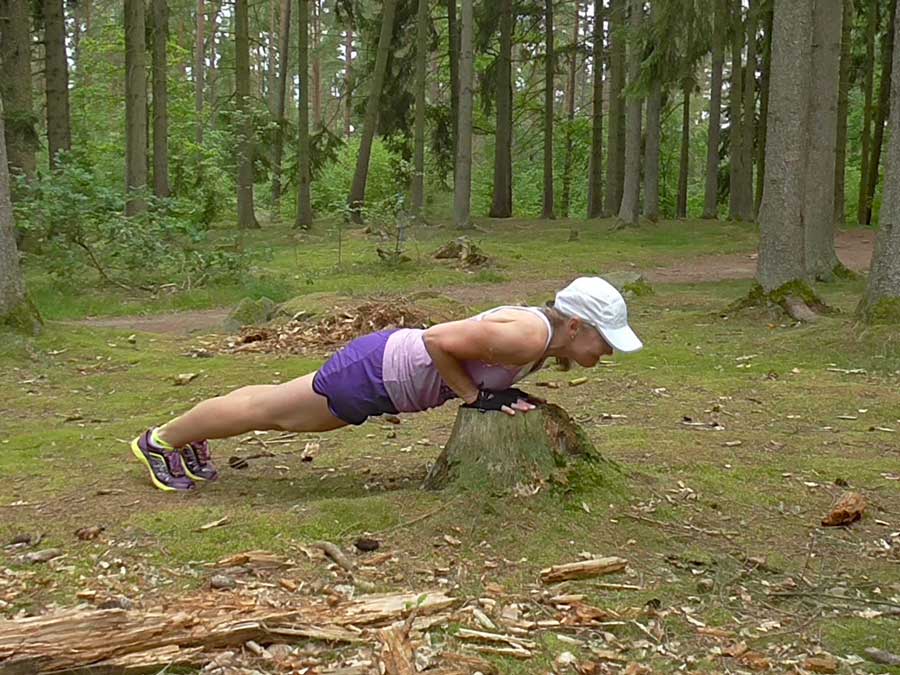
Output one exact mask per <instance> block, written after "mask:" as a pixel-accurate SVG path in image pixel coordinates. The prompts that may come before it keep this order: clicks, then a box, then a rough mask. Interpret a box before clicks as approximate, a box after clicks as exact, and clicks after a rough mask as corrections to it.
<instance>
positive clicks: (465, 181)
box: [453, 0, 475, 229]
mask: <svg viewBox="0 0 900 675" xmlns="http://www.w3.org/2000/svg"><path fill="white" fill-rule="evenodd" d="M473 23H474V17H473V14H472V0H462V11H461V12H460V31H459V126H458V133H459V136H458V137H457V144H456V171H455V172H454V180H453V222H454V223H455V224H456V227H457V228H460V229H470V228H471V227H472V222H471V220H470V219H469V209H470V197H471V192H472V112H473V111H472V105H473V95H474V94H473V88H474V86H475V82H474V80H475V63H474V54H473V52H472V39H473V38H472V34H473V30H474V25H473Z"/></svg>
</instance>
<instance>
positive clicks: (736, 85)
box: [728, 0, 744, 220]
mask: <svg viewBox="0 0 900 675" xmlns="http://www.w3.org/2000/svg"><path fill="white" fill-rule="evenodd" d="M731 32H732V37H731V90H730V91H729V92H728V101H729V110H730V119H729V126H728V167H729V176H728V217H729V218H730V219H731V220H740V217H741V208H740V200H741V186H742V183H741V181H742V180H743V175H744V166H743V163H744V153H743V152H742V145H743V139H744V131H743V126H742V124H741V97H742V93H743V82H744V79H743V66H742V65H741V53H742V51H743V49H744V29H743V25H742V21H741V0H731Z"/></svg>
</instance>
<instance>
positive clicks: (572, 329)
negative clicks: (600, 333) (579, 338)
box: [566, 316, 581, 340]
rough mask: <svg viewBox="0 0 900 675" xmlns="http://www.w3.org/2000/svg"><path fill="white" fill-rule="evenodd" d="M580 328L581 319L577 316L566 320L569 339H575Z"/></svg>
mask: <svg viewBox="0 0 900 675" xmlns="http://www.w3.org/2000/svg"><path fill="white" fill-rule="evenodd" d="M579 330H581V319H579V318H578V317H577V316H573V317H570V318H569V320H568V321H567V322H566V331H567V332H568V333H569V339H570V340H574V339H575V336H576V335H578V331H579Z"/></svg>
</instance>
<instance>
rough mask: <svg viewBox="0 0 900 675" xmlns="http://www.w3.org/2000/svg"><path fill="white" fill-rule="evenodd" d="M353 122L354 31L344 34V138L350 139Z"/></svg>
mask: <svg viewBox="0 0 900 675" xmlns="http://www.w3.org/2000/svg"><path fill="white" fill-rule="evenodd" d="M352 122H353V29H352V28H347V31H346V33H345V34H344V138H350V132H351V131H352Z"/></svg>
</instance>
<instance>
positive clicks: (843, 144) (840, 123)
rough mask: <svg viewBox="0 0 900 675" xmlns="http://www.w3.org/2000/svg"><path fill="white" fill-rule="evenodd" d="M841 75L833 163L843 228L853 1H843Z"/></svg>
mask: <svg viewBox="0 0 900 675" xmlns="http://www.w3.org/2000/svg"><path fill="white" fill-rule="evenodd" d="M842 26H843V27H842V30H841V72H840V80H839V83H838V108H837V143H836V148H835V161H834V224H835V225H836V226H843V225H844V224H845V223H846V221H847V216H846V170H847V112H848V110H849V102H850V63H851V61H852V53H851V52H852V46H853V44H852V43H853V32H852V28H853V0H843V24H842Z"/></svg>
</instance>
